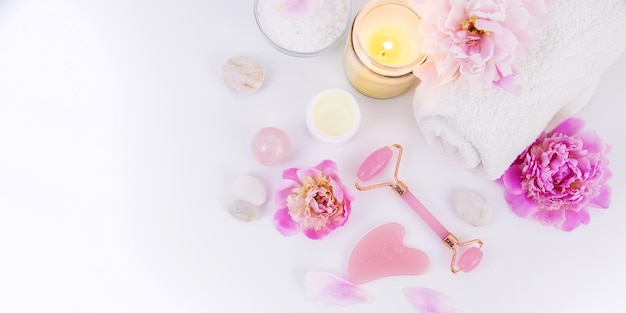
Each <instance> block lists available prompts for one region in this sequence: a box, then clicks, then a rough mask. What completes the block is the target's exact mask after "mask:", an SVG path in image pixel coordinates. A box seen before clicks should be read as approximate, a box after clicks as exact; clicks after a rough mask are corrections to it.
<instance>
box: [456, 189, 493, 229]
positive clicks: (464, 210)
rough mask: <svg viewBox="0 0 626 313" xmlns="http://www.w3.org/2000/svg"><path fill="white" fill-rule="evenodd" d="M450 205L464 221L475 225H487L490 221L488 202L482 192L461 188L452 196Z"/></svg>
mask: <svg viewBox="0 0 626 313" xmlns="http://www.w3.org/2000/svg"><path fill="white" fill-rule="evenodd" d="M452 206H453V207H454V211H455V212H456V214H457V215H458V216H459V217H460V218H461V219H462V220H464V221H466V222H468V223H470V224H471V225H474V226H476V227H482V226H485V225H487V224H488V223H489V222H490V221H491V208H490V207H489V202H487V199H486V198H485V196H483V195H482V194H480V193H478V192H476V191H473V190H462V191H460V192H458V193H457V194H456V195H455V196H454V201H453V204H452Z"/></svg>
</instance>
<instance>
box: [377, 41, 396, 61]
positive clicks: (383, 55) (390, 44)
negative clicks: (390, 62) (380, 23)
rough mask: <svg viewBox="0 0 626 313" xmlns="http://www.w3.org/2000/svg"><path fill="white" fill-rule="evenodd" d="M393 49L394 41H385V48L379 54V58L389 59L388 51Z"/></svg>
mask: <svg viewBox="0 0 626 313" xmlns="http://www.w3.org/2000/svg"><path fill="white" fill-rule="evenodd" d="M391 49H393V42H391V41H385V42H383V50H381V51H380V53H379V54H378V58H379V59H383V60H385V61H387V51H389V50H391Z"/></svg>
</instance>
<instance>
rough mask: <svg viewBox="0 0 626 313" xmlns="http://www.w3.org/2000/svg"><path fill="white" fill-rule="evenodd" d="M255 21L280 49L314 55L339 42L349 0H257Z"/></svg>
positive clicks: (348, 8)
mask: <svg viewBox="0 0 626 313" xmlns="http://www.w3.org/2000/svg"><path fill="white" fill-rule="evenodd" d="M255 15H256V19H257V23H258V25H259V28H260V29H261V31H262V32H263V34H264V35H265V36H266V37H267V39H269V41H270V42H272V43H273V45H274V46H277V47H278V49H279V50H281V51H283V52H285V53H288V54H292V55H298V56H306V55H314V54H317V53H319V52H322V51H324V50H325V49H327V48H329V47H330V46H332V45H333V44H335V43H336V42H338V41H339V38H340V37H341V36H342V35H343V33H344V32H345V31H346V29H347V27H348V22H349V18H350V16H351V7H350V1H349V0H324V1H320V0H257V2H256V11H255Z"/></svg>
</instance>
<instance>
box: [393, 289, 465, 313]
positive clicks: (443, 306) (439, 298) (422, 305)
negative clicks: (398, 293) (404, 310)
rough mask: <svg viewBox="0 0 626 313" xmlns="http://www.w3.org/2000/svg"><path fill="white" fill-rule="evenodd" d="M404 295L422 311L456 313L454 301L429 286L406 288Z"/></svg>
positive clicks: (424, 312) (426, 312) (427, 312)
mask: <svg viewBox="0 0 626 313" xmlns="http://www.w3.org/2000/svg"><path fill="white" fill-rule="evenodd" d="M404 295H405V296H406V298H407V299H408V300H409V302H410V303H411V305H413V307H415V308H417V309H418V310H419V311H420V312H422V313H456V312H459V310H458V308H457V305H456V303H455V302H454V301H453V300H452V299H451V298H450V297H448V296H446V295H444V294H442V293H440V292H438V291H435V290H433V289H429V288H418V287H413V288H406V289H404Z"/></svg>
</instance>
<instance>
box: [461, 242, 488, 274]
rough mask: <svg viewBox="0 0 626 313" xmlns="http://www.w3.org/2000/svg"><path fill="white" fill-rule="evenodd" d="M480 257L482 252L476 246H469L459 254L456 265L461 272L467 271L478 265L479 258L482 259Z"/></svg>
mask: <svg viewBox="0 0 626 313" xmlns="http://www.w3.org/2000/svg"><path fill="white" fill-rule="evenodd" d="M482 258H483V252H482V251H481V250H480V249H478V248H476V247H471V248H469V249H467V250H466V251H465V252H463V254H461V257H460V258H459V261H458V262H457V266H458V267H459V268H460V269H461V270H462V271H463V272H466V273H469V272H471V271H472V270H473V269H474V268H476V266H477V265H478V263H480V260H482Z"/></svg>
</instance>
